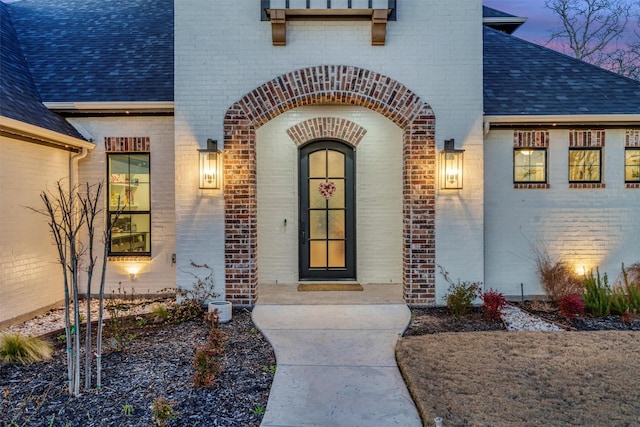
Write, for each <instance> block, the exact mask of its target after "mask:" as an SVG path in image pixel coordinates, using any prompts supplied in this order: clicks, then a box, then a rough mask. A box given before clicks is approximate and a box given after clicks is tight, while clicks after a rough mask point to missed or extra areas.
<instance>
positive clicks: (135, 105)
mask: <svg viewBox="0 0 640 427" xmlns="http://www.w3.org/2000/svg"><path fill="white" fill-rule="evenodd" d="M43 104H44V106H45V107H47V108H48V109H49V110H52V111H85V112H124V113H128V112H139V111H145V112H147V111H151V112H173V107H174V103H173V101H157V102H156V101H151V102H43Z"/></svg>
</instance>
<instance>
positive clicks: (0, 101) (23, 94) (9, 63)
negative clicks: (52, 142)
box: [0, 2, 82, 138]
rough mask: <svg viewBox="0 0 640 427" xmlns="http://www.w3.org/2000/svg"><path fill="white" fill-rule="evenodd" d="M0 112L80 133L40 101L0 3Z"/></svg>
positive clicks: (44, 126) (67, 132)
mask: <svg viewBox="0 0 640 427" xmlns="http://www.w3.org/2000/svg"><path fill="white" fill-rule="evenodd" d="M0 40H2V42H1V45H2V46H1V49H0V115H1V116H4V117H7V118H10V119H13V120H18V121H21V122H23V123H28V124H31V125H34V126H38V127H41V128H44V129H48V130H52V131H54V132H59V133H62V134H64V135H68V136H72V137H74V138H82V136H81V135H80V134H79V133H78V131H76V129H75V128H74V127H73V126H71V124H69V123H68V122H67V121H66V120H64V119H63V118H62V117H61V116H59V115H57V114H55V113H52V112H51V111H49V110H48V109H47V108H46V107H45V106H44V105H43V104H42V102H40V97H39V95H38V91H37V89H36V87H35V85H34V82H33V80H32V78H31V74H30V72H29V67H28V66H27V62H26V61H25V59H24V56H23V54H22V50H21V49H20V44H19V43H18V38H17V37H16V33H15V31H14V29H13V25H12V22H11V18H10V17H9V13H8V10H7V6H6V5H5V4H4V3H2V2H0Z"/></svg>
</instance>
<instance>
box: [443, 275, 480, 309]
mask: <svg viewBox="0 0 640 427" xmlns="http://www.w3.org/2000/svg"><path fill="white" fill-rule="evenodd" d="M479 294H480V285H478V284H477V283H471V282H458V283H453V284H451V285H450V286H449V290H448V291H447V296H446V298H447V308H448V309H449V311H450V312H451V314H453V315H454V316H455V317H460V316H464V315H465V314H467V313H469V311H470V310H471V307H472V306H473V300H474V299H476V298H477V297H478V296H479Z"/></svg>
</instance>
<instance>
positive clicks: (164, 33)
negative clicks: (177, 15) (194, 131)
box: [8, 0, 173, 102]
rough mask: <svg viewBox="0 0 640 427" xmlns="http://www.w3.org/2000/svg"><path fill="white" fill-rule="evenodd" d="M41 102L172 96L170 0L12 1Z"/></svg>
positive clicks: (13, 17) (138, 99) (13, 11)
mask: <svg viewBox="0 0 640 427" xmlns="http://www.w3.org/2000/svg"><path fill="white" fill-rule="evenodd" d="M8 9H9V13H10V15H11V18H12V20H13V24H14V26H15V29H16V33H17V36H18V39H19V40H20V44H21V47H22V50H23V52H24V55H25V57H26V58H27V61H28V64H29V67H30V69H31V73H32V75H33V79H34V82H35V85H36V87H37V88H38V90H39V93H40V96H41V98H42V100H43V102H129V101H173V1H172V0H129V1H104V0H22V1H19V2H15V3H11V4H10V5H8Z"/></svg>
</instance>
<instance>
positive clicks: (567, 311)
mask: <svg viewBox="0 0 640 427" xmlns="http://www.w3.org/2000/svg"><path fill="white" fill-rule="evenodd" d="M558 306H559V307H560V315H561V316H564V317H566V318H567V319H569V320H573V319H575V317H576V316H577V315H578V314H583V313H584V301H583V300H582V295H581V294H567V295H565V296H563V297H562V299H561V300H560V301H559V302H558Z"/></svg>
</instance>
